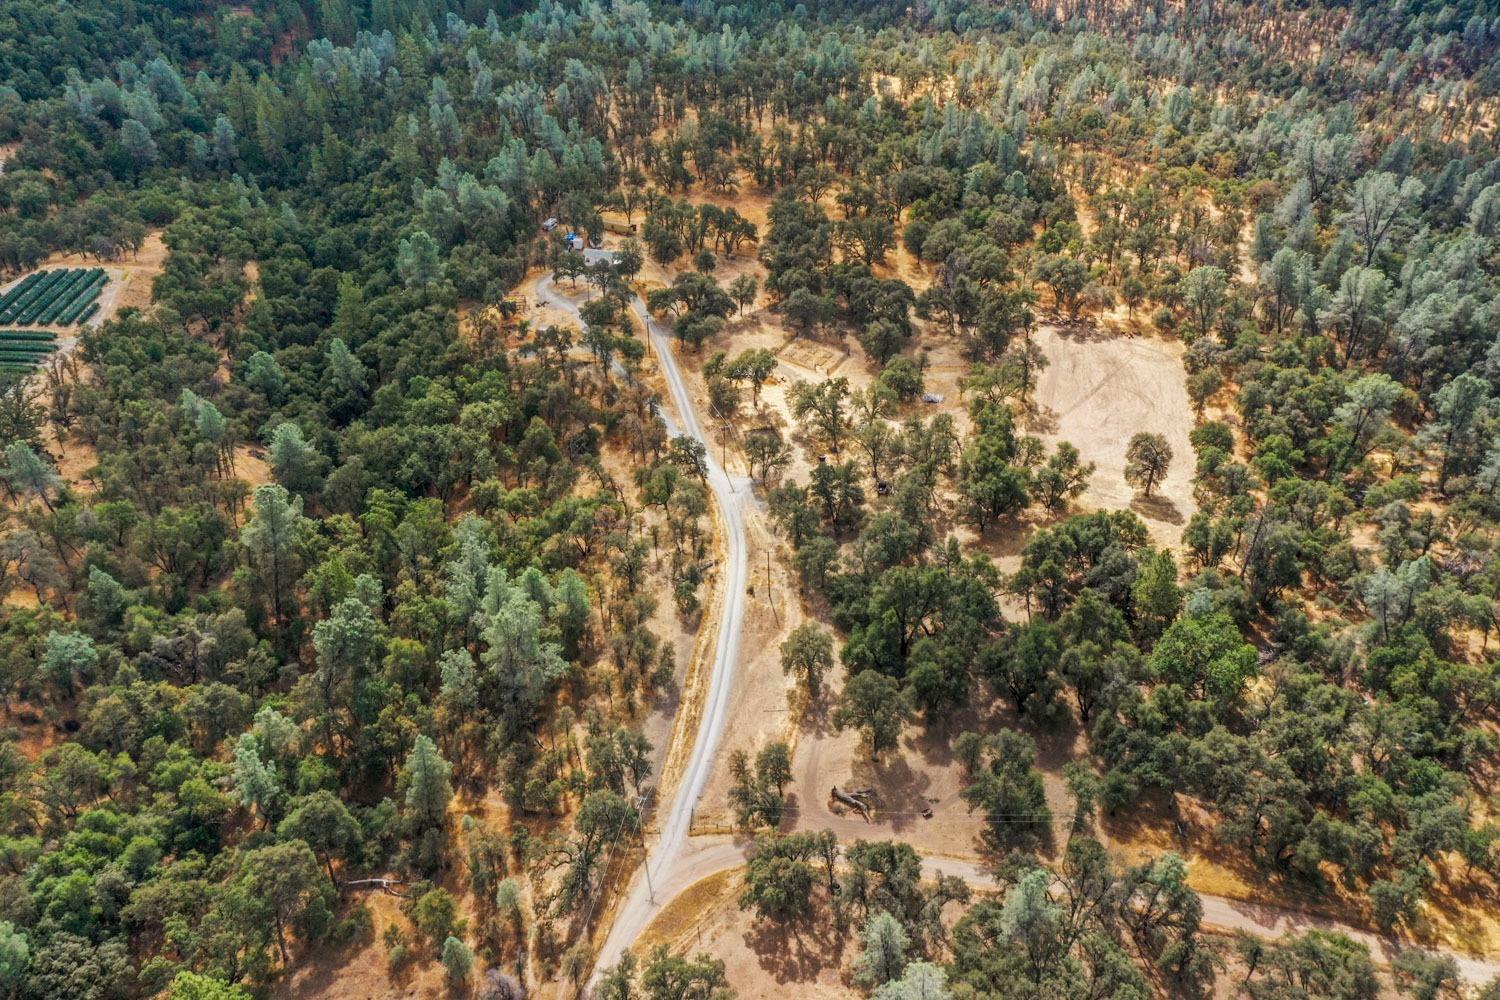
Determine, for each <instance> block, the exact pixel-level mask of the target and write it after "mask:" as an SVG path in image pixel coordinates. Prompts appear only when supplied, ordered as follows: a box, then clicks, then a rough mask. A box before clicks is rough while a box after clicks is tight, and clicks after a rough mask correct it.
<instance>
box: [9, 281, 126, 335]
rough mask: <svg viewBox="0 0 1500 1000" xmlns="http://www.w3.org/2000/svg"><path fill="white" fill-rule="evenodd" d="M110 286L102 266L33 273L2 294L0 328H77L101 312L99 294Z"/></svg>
mask: <svg viewBox="0 0 1500 1000" xmlns="http://www.w3.org/2000/svg"><path fill="white" fill-rule="evenodd" d="M108 283H109V275H108V274H107V273H106V272H105V270H104V268H102V267H76V268H59V269H55V270H51V271H33V272H32V273H31V274H28V275H27V276H26V277H25V278H24V279H22V281H21V283H20V284H18V285H16V287H15V288H12V289H11V290H10V291H8V292H6V293H5V294H4V295H0V326H3V325H7V324H16V325H18V326H25V325H29V324H32V323H37V324H40V325H42V326H73V325H75V324H77V323H86V322H88V320H90V319H92V318H93V316H94V313H96V312H98V311H99V303H98V301H97V300H98V298H99V293H100V292H102V291H104V286H105V285H107V284H108Z"/></svg>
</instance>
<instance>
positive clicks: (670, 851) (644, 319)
mask: <svg viewBox="0 0 1500 1000" xmlns="http://www.w3.org/2000/svg"><path fill="white" fill-rule="evenodd" d="M537 294H538V295H540V296H541V297H542V298H544V299H545V300H546V301H547V302H548V303H550V304H551V305H554V306H556V307H558V308H560V309H564V310H566V311H568V312H570V313H572V314H573V315H574V316H577V314H578V304H577V303H576V302H574V301H573V300H572V299H571V298H569V297H567V296H565V295H563V294H562V293H560V292H559V291H558V290H557V289H556V288H555V287H554V285H553V283H552V281H551V279H550V278H543V279H542V280H541V281H539V282H537ZM631 308H632V310H633V311H634V312H635V314H636V316H637V317H638V318H639V319H640V320H641V323H642V325H643V326H644V327H645V329H646V332H647V337H648V339H649V340H650V342H651V346H652V348H653V349H654V350H655V351H656V356H657V360H658V362H659V364H660V367H661V371H662V376H663V377H664V378H665V379H666V383H667V391H668V393H669V395H670V396H671V399H672V406H673V409H674V410H675V411H676V414H675V417H676V421H675V424H676V426H675V427H674V426H673V421H671V420H669V421H668V428H669V429H670V430H671V431H672V432H673V433H675V434H680V435H684V436H687V437H691V438H694V439H696V440H698V441H699V442H701V443H702V444H703V446H704V450H705V452H706V454H707V460H708V486H709V489H710V490H712V491H713V495H714V500H715V501H716V503H717V505H718V509H719V520H720V523H721V524H722V525H723V530H724V551H725V563H724V567H723V572H722V574H721V576H720V583H721V598H720V602H721V603H720V608H719V631H718V636H717V638H716V640H715V644H714V655H713V663H712V664H711V666H710V668H709V671H708V690H707V692H706V693H705V695H704V698H703V708H702V716H701V717H700V720H699V723H698V732H697V736H696V738H695V739H694V741H693V749H692V753H691V755H690V756H689V757H688V759H687V763H686V764H685V765H684V766H683V769H682V780H681V781H680V782H679V783H678V785H677V790H676V794H675V795H674V796H673V798H672V802H671V804H670V805H669V806H668V807H667V810H666V812H665V813H663V814H662V816H661V817H660V822H659V824H658V825H659V828H660V834H659V835H658V837H657V839H656V843H654V844H652V845H650V846H649V847H648V849H647V853H646V860H645V864H644V866H643V867H644V868H646V869H648V870H649V871H638V872H636V874H635V876H634V877H633V878H632V880H631V882H630V887H629V888H628V889H627V890H626V894H625V898H624V900H623V901H622V902H621V904H620V906H619V909H618V910H617V911H616V913H615V920H614V924H613V926H612V927H611V928H610V932H609V936H608V937H607V938H606V939H605V943H604V948H603V949H602V950H601V951H600V953H599V958H598V961H597V963H596V968H598V969H603V968H607V967H608V966H610V965H613V964H614V962H615V961H616V960H617V959H618V958H619V955H620V952H622V951H624V950H625V949H626V948H628V947H630V945H631V943H632V942H633V941H635V939H636V938H637V937H638V936H639V935H640V933H641V931H643V930H645V929H646V925H647V924H649V923H650V922H651V919H652V918H653V917H655V916H656V914H657V913H658V912H659V911H660V910H661V907H662V905H663V904H664V903H666V902H668V901H669V900H670V899H671V898H672V897H673V896H674V895H676V893H677V892H679V891H681V889H683V888H686V887H687V886H689V885H691V884H692V883H693V882H695V881H697V877H696V876H694V875H693V874H691V873H692V872H693V871H696V870H697V867H698V866H697V864H696V862H695V858H694V857H693V855H694V853H695V852H694V851H692V850H691V849H690V847H689V843H688V831H689V829H690V828H691V826H692V822H693V810H694V808H695V807H696V806H697V803H698V799H699V797H700V796H701V795H702V794H703V788H704V786H705V785H706V784H707V783H708V776H709V772H710V771H711V770H712V768H713V760H714V754H715V752H716V751H717V750H718V747H719V737H720V735H721V734H722V733H723V731H724V723H725V713H726V707H727V706H728V704H729V692H730V689H731V687H732V686H733V680H734V668H735V664H736V663H737V662H738V660H739V653H740V631H741V624H742V622H743V620H744V617H745V589H746V586H747V584H748V582H749V559H748V557H747V554H746V546H745V519H744V513H745V505H746V504H747V503H750V502H753V496H752V494H751V490H750V480H749V479H748V478H747V477H743V476H731V475H730V474H729V473H728V472H727V471H726V470H725V469H723V468H722V467H721V466H720V465H719V463H718V461H717V460H716V459H715V456H714V449H713V446H712V443H711V442H710V441H709V440H708V437H707V435H705V434H704V433H703V428H702V427H701V426H700V424H699V422H698V413H697V409H696V407H695V406H694V405H693V399H692V396H691V395H690V394H689V392H688V388H687V385H686V383H684V382H683V380H682V373H681V371H679V370H678V367H677V359H676V358H675V357H674V356H673V354H672V342H671V337H670V334H669V333H668V332H667V331H666V330H665V329H663V328H662V326H661V324H659V323H657V322H656V321H655V320H654V319H652V318H651V314H650V313H649V312H647V311H646V304H645V303H644V302H642V301H641V299H640V297H639V296H637V297H636V298H635V299H634V300H633V301H632V303H631ZM740 860H741V861H743V858H741V859H740ZM721 867H722V866H721ZM648 876H649V877H648ZM653 889H654V890H655V892H654V894H653V891H652V890H653Z"/></svg>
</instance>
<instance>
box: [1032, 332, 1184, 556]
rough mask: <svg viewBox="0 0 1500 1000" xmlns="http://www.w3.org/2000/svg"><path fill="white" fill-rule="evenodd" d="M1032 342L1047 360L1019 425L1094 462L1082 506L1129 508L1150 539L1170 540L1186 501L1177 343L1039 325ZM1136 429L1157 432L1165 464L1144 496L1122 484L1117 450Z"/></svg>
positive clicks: (1175, 538)
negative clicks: (1163, 474) (1030, 410)
mask: <svg viewBox="0 0 1500 1000" xmlns="http://www.w3.org/2000/svg"><path fill="white" fill-rule="evenodd" d="M1036 343H1037V346H1039V347H1040V348H1041V349H1042V351H1043V352H1044V353H1045V354H1046V355H1047V360H1048V362H1049V364H1048V365H1047V368H1046V370H1045V371H1043V372H1042V374H1041V377H1040V378H1039V379H1038V380H1037V386H1036V396H1035V398H1036V411H1035V413H1034V414H1033V415H1032V416H1031V418H1030V421H1029V425H1028V427H1027V430H1028V431H1029V432H1030V433H1032V434H1035V435H1037V436H1038V437H1040V438H1042V440H1044V441H1046V442H1047V443H1048V444H1049V445H1055V444H1056V443H1057V442H1059V441H1070V442H1072V444H1073V445H1074V446H1075V447H1076V448H1077V449H1078V451H1079V453H1080V454H1081V455H1082V456H1083V459H1084V461H1087V462H1093V463H1094V465H1095V466H1096V468H1095V470H1094V476H1093V478H1092V479H1091V480H1090V481H1089V488H1088V491H1087V492H1086V493H1084V494H1083V496H1082V497H1081V498H1080V501H1079V505H1080V506H1081V507H1083V508H1084V509H1095V510H1097V509H1105V510H1126V509H1129V510H1133V511H1135V512H1136V513H1137V514H1139V515H1140V517H1141V519H1142V520H1144V521H1145V522H1146V524H1147V526H1148V527H1149V528H1150V529H1151V534H1152V537H1153V538H1155V540H1156V541H1157V542H1158V543H1163V544H1168V545H1174V546H1175V545H1177V544H1178V543H1180V542H1181V541H1182V529H1183V526H1184V525H1185V524H1186V523H1187V519H1188V518H1189V517H1190V516H1192V514H1193V512H1194V511H1195V510H1196V509H1197V506H1196V504H1194V503H1193V482H1192V480H1193V449H1192V445H1191V444H1190V443H1189V441H1188V434H1189V432H1191V431H1192V429H1193V410H1192V405H1191V404H1190V403H1189V401H1188V395H1187V386H1186V383H1185V377H1186V376H1185V373H1184V370H1183V367H1182V355H1183V347H1182V345H1181V344H1180V343H1178V342H1176V341H1168V340H1160V339H1157V338H1152V337H1129V336H1126V337H1115V336H1109V335H1106V334H1103V333H1101V332H1099V331H1097V330H1095V329H1094V328H1092V327H1079V326H1074V327H1067V328H1063V327H1056V326H1043V327H1042V328H1041V329H1040V330H1038V331H1037V334H1036ZM1138 431H1149V432H1153V433H1156V434H1161V435H1162V436H1163V437H1165V438H1166V439H1167V443H1168V444H1169V445H1171V447H1172V456H1173V458H1172V467H1171V469H1170V470H1168V472H1167V478H1166V480H1165V481H1164V482H1163V483H1162V484H1161V485H1160V487H1158V489H1157V490H1156V493H1155V494H1154V495H1153V496H1152V498H1151V499H1150V500H1145V499H1143V498H1140V497H1138V496H1137V494H1136V491H1135V489H1134V488H1133V487H1131V486H1130V485H1128V484H1127V483H1126V482H1125V447H1126V445H1127V444H1129V441H1130V436H1131V435H1132V434H1135V433H1136V432H1138Z"/></svg>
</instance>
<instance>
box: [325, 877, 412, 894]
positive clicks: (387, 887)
mask: <svg viewBox="0 0 1500 1000" xmlns="http://www.w3.org/2000/svg"><path fill="white" fill-rule="evenodd" d="M403 883H404V880H403V879H399V878H357V879H352V880H350V881H348V882H340V883H339V888H340V889H366V888H372V889H379V890H380V891H381V892H384V893H386V894H387V895H390V896H400V895H401V893H400V892H398V891H397V890H396V889H395V888H394V887H395V886H398V885H402V884H403Z"/></svg>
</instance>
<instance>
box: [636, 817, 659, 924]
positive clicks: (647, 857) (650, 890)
mask: <svg viewBox="0 0 1500 1000" xmlns="http://www.w3.org/2000/svg"><path fill="white" fill-rule="evenodd" d="M645 808H646V796H645V794H644V793H641V794H638V795H636V797H635V809H636V812H637V813H640V814H641V815H644V814H645ZM641 854H642V855H643V856H642V858H641V867H642V868H643V869H645V871H646V895H647V896H649V897H650V898H651V905H652V906H655V905H656V889H655V888H654V887H653V886H652V885H651V850H650V848H648V847H647V846H646V824H645V823H642V824H641Z"/></svg>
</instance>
